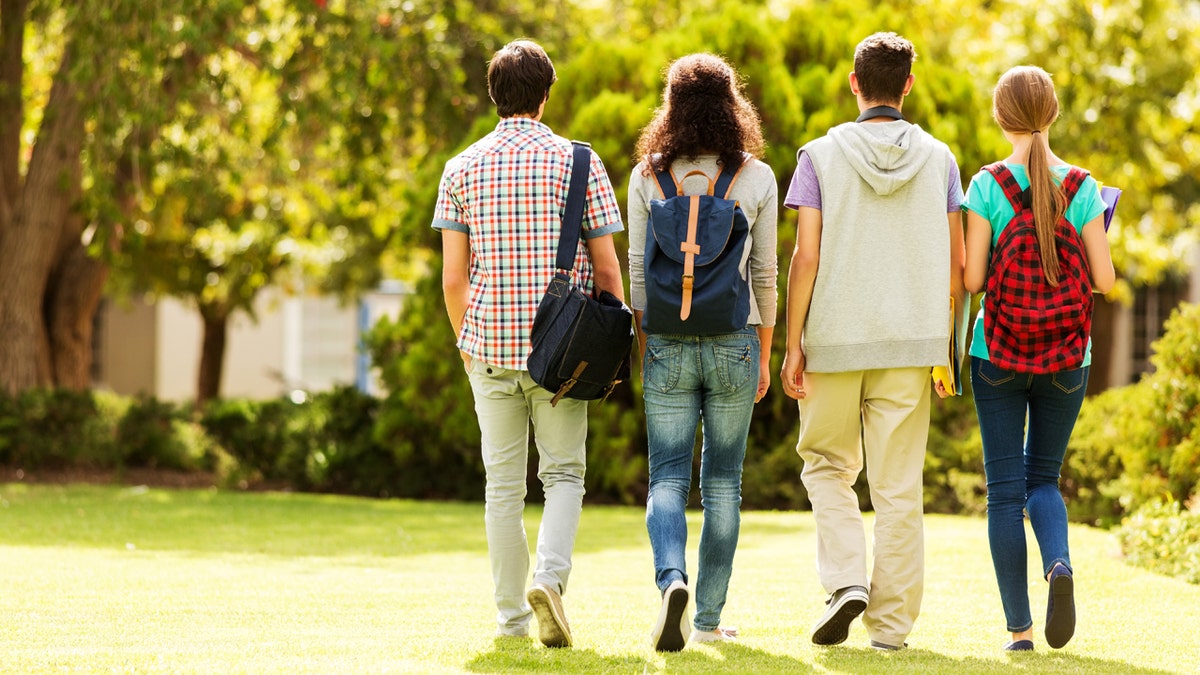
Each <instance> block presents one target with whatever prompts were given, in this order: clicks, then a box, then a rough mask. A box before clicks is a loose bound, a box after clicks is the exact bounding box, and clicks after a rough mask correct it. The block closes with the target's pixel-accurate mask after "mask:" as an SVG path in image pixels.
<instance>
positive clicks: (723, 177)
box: [711, 155, 750, 199]
mask: <svg viewBox="0 0 1200 675" xmlns="http://www.w3.org/2000/svg"><path fill="white" fill-rule="evenodd" d="M749 163H750V156H749V155H746V156H744V157H743V158H742V163H741V164H739V165H738V167H737V168H736V169H733V168H731V167H728V166H726V167H722V168H721V173H720V174H718V175H717V181H716V184H715V185H714V186H713V190H712V193H711V194H714V195H716V196H718V197H721V198H722V199H729V191H730V190H732V189H733V184H734V183H735V182H736V181H737V179H738V176H740V175H742V169H744V168H746V165H747V164H749Z"/></svg>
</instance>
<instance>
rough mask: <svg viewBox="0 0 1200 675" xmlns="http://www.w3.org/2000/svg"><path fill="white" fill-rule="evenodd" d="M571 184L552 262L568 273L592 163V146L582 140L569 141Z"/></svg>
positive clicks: (576, 241)
mask: <svg viewBox="0 0 1200 675" xmlns="http://www.w3.org/2000/svg"><path fill="white" fill-rule="evenodd" d="M571 145H572V146H574V152H573V155H572V159H571V185H570V187H569V188H567V205H566V207H565V208H564V210H563V217H562V231H561V232H560V233H559V236H558V255H557V257H556V258H555V261H554V264H555V266H556V267H557V268H558V269H559V271H562V272H566V273H568V274H569V273H570V272H571V270H572V269H574V267H575V252H576V251H577V250H578V249H579V233H580V232H581V231H582V229H583V205H584V202H585V201H586V200H587V185H588V171H589V170H590V169H591V164H592V146H590V145H588V144H587V143H584V142H583V141H571Z"/></svg>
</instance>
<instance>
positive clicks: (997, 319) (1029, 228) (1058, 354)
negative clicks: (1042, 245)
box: [983, 162, 1094, 373]
mask: <svg viewBox="0 0 1200 675" xmlns="http://www.w3.org/2000/svg"><path fill="white" fill-rule="evenodd" d="M984 170H986V171H987V172H989V173H991V174H992V176H994V177H995V178H996V182H997V183H998V184H999V185H1000V187H1001V188H1002V189H1003V190H1004V196H1005V197H1007V198H1008V202H1009V204H1011V205H1012V207H1013V211H1014V212H1015V215H1014V216H1013V219H1012V220H1010V221H1009V222H1008V225H1007V226H1005V228H1004V230H1003V231H1002V232H1001V233H1000V238H999V241H997V242H996V248H995V250H993V251H992V260H991V265H990V267H989V269H988V277H987V288H986V289H985V291H986V295H985V296H984V301H983V303H984V314H983V316H984V326H983V330H984V334H985V335H986V336H987V347H988V356H989V357H990V359H991V361H992V363H994V364H996V365H997V366H999V367H1001V368H1004V369H1006V370H1014V371H1017V372H1020V373H1052V372H1058V371H1062V370H1070V369H1073V368H1079V367H1081V366H1082V365H1083V357H1084V354H1085V353H1086V352H1087V344H1088V338H1089V337H1090V336H1091V333H1092V306H1093V302H1094V301H1093V300H1092V278H1091V270H1090V268H1089V266H1088V260H1087V253H1086V250H1085V249H1084V245H1083V238H1082V237H1080V235H1079V233H1078V232H1076V231H1075V227H1074V226H1073V225H1071V223H1069V222H1067V219H1066V216H1064V217H1062V218H1061V219H1059V221H1058V227H1057V230H1056V232H1055V240H1056V244H1057V247H1058V260H1059V279H1058V285H1057V286H1051V285H1050V284H1049V283H1047V282H1046V279H1045V275H1044V274H1043V273H1042V260H1041V256H1040V255H1039V254H1038V242H1037V231H1036V229H1035V228H1034V223H1033V208H1032V207H1031V205H1030V201H1029V200H1030V196H1029V192H1028V190H1021V187H1020V186H1019V185H1018V184H1017V179H1016V178H1015V177H1014V176H1013V174H1012V172H1011V171H1009V169H1008V167H1007V166H1005V165H1004V164H1003V163H1000V162H997V163H995V164H990V165H988V166H986V167H984ZM1087 176H1088V172H1087V171H1085V170H1083V169H1080V168H1078V167H1071V168H1070V170H1069V171H1068V172H1067V176H1066V178H1064V179H1063V183H1062V187H1063V194H1064V195H1065V196H1066V198H1067V203H1068V204H1069V203H1070V201H1071V200H1072V199H1074V198H1075V194H1076V193H1077V192H1078V191H1079V187H1080V186H1081V185H1082V184H1083V180H1084V178H1087Z"/></svg>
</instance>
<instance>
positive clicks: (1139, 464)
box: [1064, 304, 1200, 524]
mask: <svg viewBox="0 0 1200 675" xmlns="http://www.w3.org/2000/svg"><path fill="white" fill-rule="evenodd" d="M1198 335H1200V305H1192V304H1185V305H1181V306H1180V307H1179V308H1178V309H1177V310H1176V311H1175V312H1174V313H1172V315H1171V318H1170V319H1168V320H1167V322H1166V324H1165V332H1164V334H1163V336H1162V338H1160V339H1159V340H1158V341H1157V342H1156V343H1155V344H1154V350H1155V353H1154V356H1153V357H1152V358H1151V361H1152V363H1153V364H1154V367H1155V370H1154V372H1152V373H1150V374H1149V375H1146V376H1145V377H1143V378H1142V380H1141V381H1140V382H1138V383H1137V384H1133V385H1129V386H1127V387H1121V388H1119V389H1111V390H1108V391H1106V392H1104V393H1103V394H1101V395H1099V396H1097V397H1095V398H1093V399H1089V400H1088V401H1085V403H1084V407H1083V410H1082V411H1081V412H1080V415H1079V422H1078V423H1077V424H1076V431H1075V433H1074V435H1073V436H1072V438H1071V444H1070V446H1069V452H1068V462H1069V467H1070V472H1069V473H1066V472H1064V484H1065V485H1075V486H1077V489H1078V493H1077V495H1076V500H1075V501H1076V503H1077V506H1075V508H1079V509H1083V512H1082V513H1081V514H1080V515H1084V516H1085V518H1084V519H1086V520H1089V521H1096V522H1101V523H1105V524H1111V523H1112V522H1114V520H1115V519H1116V518H1118V517H1119V516H1120V515H1121V514H1125V513H1130V512H1133V511H1134V510H1136V509H1137V508H1138V507H1140V506H1141V505H1143V504H1146V503H1152V502H1156V501H1158V500H1160V499H1162V498H1164V497H1165V498H1167V499H1170V500H1173V501H1179V502H1187V500H1189V499H1191V498H1192V497H1193V495H1195V494H1197V491H1198V489H1200V447H1198V444H1200V342H1198V340H1197V336H1198ZM1084 486H1094V487H1090V488H1085V487H1084ZM1068 503H1069V504H1070V503H1071V500H1068Z"/></svg>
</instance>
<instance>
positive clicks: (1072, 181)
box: [1062, 166, 1091, 204]
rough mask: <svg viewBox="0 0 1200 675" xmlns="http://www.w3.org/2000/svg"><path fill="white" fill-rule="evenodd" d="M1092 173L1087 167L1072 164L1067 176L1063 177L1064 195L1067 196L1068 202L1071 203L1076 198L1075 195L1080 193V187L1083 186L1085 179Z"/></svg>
mask: <svg viewBox="0 0 1200 675" xmlns="http://www.w3.org/2000/svg"><path fill="white" fill-rule="evenodd" d="M1090 175H1091V174H1090V173H1089V172H1088V171H1087V169H1081V168H1079V167H1077V166H1072V167H1071V168H1070V169H1069V170H1068V171H1067V175H1066V177H1064V178H1063V183H1062V188H1063V196H1064V197H1066V198H1067V203H1068V204H1069V203H1071V200H1072V199H1075V195H1076V194H1078V193H1079V188H1081V187H1083V180H1084V179H1085V178H1087V177H1088V176H1090Z"/></svg>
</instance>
